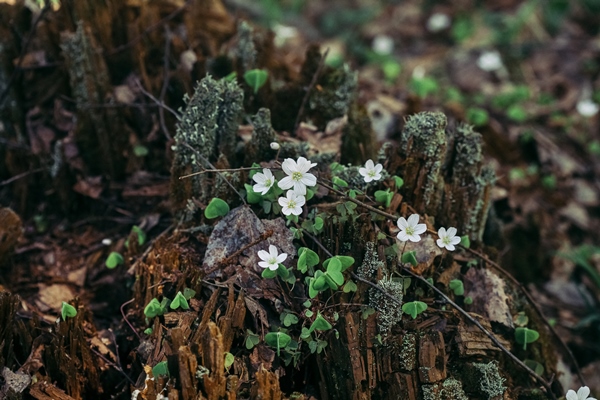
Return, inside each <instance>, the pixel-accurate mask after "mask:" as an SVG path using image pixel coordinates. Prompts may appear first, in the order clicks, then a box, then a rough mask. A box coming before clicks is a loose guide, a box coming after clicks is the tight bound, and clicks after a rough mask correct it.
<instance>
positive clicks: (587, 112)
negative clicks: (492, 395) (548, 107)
mask: <svg viewBox="0 0 600 400" xmlns="http://www.w3.org/2000/svg"><path fill="white" fill-rule="evenodd" d="M598 109H599V107H598V104H596V103H594V102H593V101H591V100H581V101H579V102H578V103H577V112H578V113H579V114H581V115H583V116H584V117H593V116H594V115H596V114H597V113H598ZM584 387H585V386H584Z"/></svg>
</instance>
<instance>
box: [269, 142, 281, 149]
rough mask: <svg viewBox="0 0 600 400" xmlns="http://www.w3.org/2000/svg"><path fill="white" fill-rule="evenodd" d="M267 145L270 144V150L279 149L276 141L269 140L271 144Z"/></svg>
mask: <svg viewBox="0 0 600 400" xmlns="http://www.w3.org/2000/svg"><path fill="white" fill-rule="evenodd" d="M269 146H271V149H272V150H279V147H280V146H279V143H277V142H271V144H270V145H269Z"/></svg>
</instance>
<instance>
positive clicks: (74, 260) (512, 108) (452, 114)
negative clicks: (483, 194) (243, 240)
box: [0, 0, 600, 398]
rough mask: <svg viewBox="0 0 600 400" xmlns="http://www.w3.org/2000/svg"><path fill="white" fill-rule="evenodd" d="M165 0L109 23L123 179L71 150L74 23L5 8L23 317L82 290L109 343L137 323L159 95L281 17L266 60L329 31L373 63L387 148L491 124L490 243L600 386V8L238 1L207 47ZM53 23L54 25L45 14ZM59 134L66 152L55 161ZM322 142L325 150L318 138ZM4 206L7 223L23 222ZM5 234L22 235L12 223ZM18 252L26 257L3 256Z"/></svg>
mask: <svg viewBox="0 0 600 400" xmlns="http://www.w3.org/2000/svg"><path fill="white" fill-rule="evenodd" d="M65 3H66V2H65ZM163 3H164V4H163V5H162V6H160V7H157V8H156V10H157V11H156V12H155V14H153V15H148V16H147V18H148V19H149V20H148V21H149V22H148V21H146V22H145V24H146V25H144V29H139V36H137V37H136V36H135V35H132V36H131V37H129V40H121V39H122V38H118V37H117V36H118V34H121V33H122V32H120V33H119V32H118V31H117V29H116V28H115V29H114V30H113V32H112V33H113V34H114V37H110V36H107V35H104V33H103V32H94V34H96V35H97V40H98V42H99V43H100V44H101V46H103V47H104V49H105V50H106V51H107V52H108V54H107V56H106V60H107V69H108V71H109V78H108V81H107V82H108V85H109V86H110V87H111V90H110V91H111V92H112V96H113V100H114V101H113V102H112V103H111V104H104V105H103V104H97V105H96V106H97V107H99V108H100V107H106V108H109V107H114V108H119V107H121V108H123V109H126V112H125V122H124V125H123V126H125V127H126V128H124V129H125V132H126V136H127V138H126V140H125V141H124V148H123V150H122V153H123V155H122V157H123V160H122V166H121V173H120V174H116V175H115V176H114V177H112V178H107V176H108V175H110V172H107V171H103V170H102V168H100V167H98V166H97V165H89V163H88V161H87V160H86V157H85V155H83V156H82V154H79V150H78V149H77V148H76V146H74V144H73V143H74V139H73V134H74V132H75V130H76V125H77V121H76V120H75V118H74V113H75V103H76V102H77V99H76V95H74V94H72V93H71V92H70V91H69V89H68V86H69V79H68V77H67V73H66V68H65V66H64V59H63V58H62V57H60V56H59V55H58V46H57V45H56V43H49V42H51V41H52V40H50V39H48V38H47V37H44V35H48V37H50V38H58V37H59V33H60V32H56V31H53V29H58V28H57V27H61V28H62V27H64V25H61V24H63V23H64V21H63V20H62V19H61V18H63V19H64V18H65V17H64V16H61V15H60V11H56V12H55V11H44V12H41V11H39V10H38V11H37V12H30V11H24V10H23V9H22V8H19V9H17V6H12V5H11V6H9V5H8V3H6V2H0V15H2V16H0V32H3V33H7V34H8V36H10V37H19V38H20V40H19V42H18V43H19V46H17V47H16V48H14V49H12V50H11V52H10V58H9V61H10V63H11V65H12V67H14V68H12V67H11V68H6V67H5V70H3V71H14V72H12V73H8V75H7V76H5V77H3V79H4V80H0V82H6V83H7V84H8V86H6V87H3V86H0V92H1V93H0V96H1V97H0V110H2V112H3V113H4V114H3V115H8V114H7V113H8V112H9V111H10V107H9V106H5V105H4V103H5V101H7V98H10V96H14V98H15V99H18V102H19V104H21V105H22V109H21V110H20V111H19V112H20V113H21V114H20V115H21V121H24V123H22V124H21V126H22V127H23V129H24V130H23V131H22V132H21V134H14V135H13V134H11V133H10V132H9V131H8V130H7V129H6V126H7V125H8V124H9V123H10V124H12V123H14V120H12V118H13V117H10V119H11V121H12V122H8V119H7V122H6V123H4V125H2V126H0V133H1V134H2V136H1V137H0V147H4V149H3V150H2V152H1V153H0V154H2V156H3V157H4V160H2V161H0V204H1V205H2V206H4V207H10V208H11V209H12V210H14V211H15V212H16V213H17V214H18V215H19V216H20V218H21V219H22V224H23V225H22V226H23V234H22V235H21V236H19V237H18V239H15V240H16V243H14V245H13V246H11V247H12V249H11V250H10V251H12V252H11V253H9V252H8V251H7V249H5V248H4V247H2V246H0V262H3V263H4V265H3V269H2V271H1V272H0V284H1V288H2V289H4V290H6V291H9V292H11V293H14V294H18V295H19V296H20V297H21V303H20V304H21V309H20V311H19V313H18V315H19V316H20V317H22V318H24V319H31V318H38V319H39V320H40V321H42V322H41V323H42V324H45V326H46V327H50V326H52V325H53V324H55V322H56V320H57V318H60V314H61V309H62V304H63V302H65V301H66V302H68V301H71V300H72V299H75V298H78V301H77V304H79V305H83V306H84V307H85V309H86V310H88V311H89V312H90V313H91V315H92V317H91V319H92V320H93V322H94V324H95V326H96V329H97V337H98V338H99V339H100V342H103V343H105V344H109V345H110V344H111V343H113V342H114V333H113V331H120V332H123V331H124V330H127V329H129V328H128V327H125V325H124V315H125V314H123V312H124V311H123V306H124V305H126V304H127V302H128V301H129V300H130V299H131V298H132V290H131V285H132V281H131V279H129V280H127V278H125V271H122V272H121V273H115V270H114V269H108V268H107V267H106V265H105V262H106V260H107V258H108V257H109V255H110V254H111V252H113V251H116V252H120V253H122V254H126V256H127V257H130V258H129V259H128V260H127V262H126V264H127V265H133V264H134V263H135V260H137V259H138V258H139V257H141V255H142V254H147V253H144V251H145V250H146V249H148V244H149V243H152V242H153V241H154V240H155V239H156V238H157V237H158V236H159V235H160V234H161V233H162V232H164V231H165V230H167V229H168V228H169V227H170V226H172V224H173V223H174V219H173V216H172V214H171V211H170V210H171V209H170V204H169V190H170V189H169V188H170V171H171V162H172V157H173V155H172V152H171V146H172V144H173V139H172V138H173V136H174V135H175V131H176V128H175V123H176V119H175V118H174V117H173V116H172V115H171V114H170V113H169V112H168V111H167V110H165V109H163V108H162V107H161V106H160V103H162V102H164V104H166V105H167V106H168V107H170V108H171V109H175V110H177V109H179V107H181V106H183V101H182V94H183V93H186V92H187V93H190V94H191V92H192V88H193V85H194V82H195V81H196V80H198V79H200V78H201V77H202V76H203V75H204V74H205V73H206V72H211V73H212V74H213V75H214V76H216V77H221V76H225V75H227V73H229V72H230V70H231V67H230V66H229V67H223V66H221V65H220V64H219V62H223V59H225V58H226V57H225V55H227V54H228V51H230V50H231V48H233V47H234V44H232V43H230V42H228V41H227V38H231V37H233V34H232V32H233V30H234V29H233V30H232V28H231V26H236V24H237V19H248V20H250V21H253V23H255V24H257V28H256V29H257V31H259V32H261V34H263V35H264V36H265V37H268V34H267V32H268V31H267V29H266V28H265V27H267V26H270V27H271V28H272V32H274V33H273V35H274V36H273V37H274V43H275V44H274V46H273V48H272V49H269V52H268V56H269V57H271V59H270V60H268V61H266V62H264V64H267V65H268V66H269V68H270V69H271V70H278V71H284V72H281V73H282V74H283V75H285V74H287V75H289V76H298V75H299V74H300V67H301V65H302V62H303V60H304V58H305V53H306V49H307V47H308V45H309V43H313V42H317V43H319V44H320V46H321V49H322V50H323V51H325V50H326V49H327V58H326V59H325V64H326V65H328V66H339V65H341V64H342V63H344V62H346V63H349V65H350V66H351V68H352V69H354V70H356V71H358V96H359V103H360V104H361V105H363V106H364V107H365V108H366V110H367V111H368V113H369V116H370V117H371V120H372V127H373V130H374V132H375V135H376V136H377V138H378V139H379V141H380V142H383V141H398V140H399V137H400V132H401V131H402V129H403V127H404V125H405V122H406V118H407V116H409V115H411V114H414V113H417V112H420V111H441V112H443V113H445V114H446V115H447V116H448V119H449V121H450V124H455V123H456V122H457V121H466V122H468V123H470V124H472V125H474V126H475V130H476V131H477V132H480V133H481V134H482V136H483V140H484V143H485V145H484V154H485V158H486V162H487V163H489V165H491V166H492V167H493V169H494V170H495V173H496V176H497V181H496V184H495V187H494V189H493V190H492V194H491V196H492V212H493V214H494V215H495V221H497V222H498V224H497V226H496V228H497V229H499V230H500V232H501V234H499V235H495V236H494V235H492V236H490V237H491V239H489V240H490V241H489V242H488V243H486V244H487V245H488V246H490V247H494V248H495V249H496V254H497V259H498V263H499V264H501V265H502V266H503V268H504V269H506V270H507V271H508V272H509V273H511V274H512V275H513V276H514V277H515V278H516V279H517V281H518V282H520V283H521V284H522V285H523V286H525V287H526V288H527V289H528V290H529V291H530V292H531V294H532V296H533V298H534V299H535V300H536V302H537V303H538V304H539V305H540V307H541V309H542V310H543V313H544V315H545V316H546V317H547V319H548V320H549V321H550V323H551V325H553V326H554V329H555V330H556V331H557V332H558V335H559V336H560V337H561V338H562V340H563V341H564V342H565V343H567V345H568V346H569V348H570V350H571V351H572V353H573V355H574V357H575V359H576V360H577V362H578V364H579V366H580V367H581V370H582V374H583V376H584V377H585V378H586V382H587V384H588V385H589V386H590V387H591V388H592V393H600V340H599V338H600V306H599V301H600V230H599V229H598V227H600V113H599V112H598V107H599V104H600V9H599V7H600V6H598V3H597V2H593V1H586V0H579V1H574V2H559V1H549V2H543V1H535V0H527V1H517V0H495V1H487V2H482V3H484V4H485V5H479V3H480V2H475V1H461V2H443V3H441V2H440V4H435V3H436V2H423V1H416V0H410V1H402V2H398V3H399V4H395V3H396V2H393V1H390V2H383V1H381V2H375V1H360V0H354V1H352V0H336V1H332V2H293V1H289V2H284V1H282V2H271V1H260V2H253V1H244V0H229V1H224V4H225V6H226V8H227V10H225V9H223V13H225V14H227V17H225V16H224V15H214V16H212V17H211V18H213V21H215V26H214V27H208V28H206V29H207V31H210V33H211V34H212V35H214V36H213V37H216V38H218V39H214V40H212V41H211V40H207V41H206V42H205V43H203V44H202V45H203V46H205V47H206V48H202V49H201V48H200V45H199V44H198V43H190V42H186V40H188V39H190V38H189V37H188V38H186V37H185V35H182V34H181V31H180V30H181V29H183V28H182V26H183V25H184V22H183V20H182V15H183V14H184V11H183V10H184V9H185V7H186V5H185V3H186V2H184V1H175V0H172V1H164V2H163ZM305 3H306V4H305ZM161 7H162V9H161ZM128 16H130V15H129V14H128ZM230 16H233V17H230ZM38 18H39V19H40V20H41V22H37V23H35V24H34V21H37V19H38ZM223 20H225V21H226V23H224V22H222V21H223ZM112 23H113V24H114V26H121V25H123V26H124V25H125V24H126V23H127V21H126V18H123V20H121V21H112ZM119 24H121V25H119ZM219 24H223V26H222V29H221V28H220V27H219V26H220V25H219ZM228 24H229V25H231V26H229V25H228ZM260 27H262V28H260ZM71 28H72V27H71ZM178 29H179V30H178ZM36 30H37V33H35V32H36ZM167 31H168V33H167ZM129 34H131V32H129ZM103 35H104V36H103ZM165 35H170V36H169V38H170V40H167V41H165V40H164V37H165ZM0 36H1V35H0ZM190 40H191V39H190ZM108 42H110V43H111V44H110V46H107V45H105V44H106V43H108ZM139 42H141V43H143V44H144V46H145V48H146V50H147V53H146V54H143V55H139V54H138V53H136V54H137V55H136V57H137V56H139V57H140V59H143V60H144V61H143V62H144V63H146V64H145V67H144V68H140V64H137V60H135V57H133V58H134V60H133V61H131V60H126V58H127V57H128V56H127V57H126V56H125V55H124V54H126V53H127V54H130V53H131V52H132V51H133V50H131V48H133V47H134V46H136V45H137V44H138V43H139ZM0 43H4V42H0ZM194 46H196V47H194ZM211 46H212V47H211ZM0 50H2V49H1V48H0ZM136 52H139V50H136ZM202 52H204V55H202V54H201V53H202ZM6 54H7V53H0V56H2V57H9V56H8V55H6ZM221 56H222V57H221ZM1 61H2V62H5V59H2V60H1ZM201 64H202V66H201ZM163 65H166V66H167V68H163ZM228 68H229V69H228ZM224 71H225V72H227V73H225V72H224ZM13 74H14V75H13ZM219 74H221V76H219ZM165 77H168V79H164V78H165ZM164 82H168V83H167V84H163V83H164ZM12 92H14V93H13V94H11V93H12ZM152 93H153V94H152ZM11 101H12V100H11ZM159 110H160V112H159ZM296 114H297V113H296ZM296 114H294V116H292V117H291V120H292V121H294V120H295V117H296ZM3 118H4V117H3ZM273 119H274V127H275V128H276V130H278V131H280V132H282V131H284V130H286V129H284V128H285V127H287V126H288V125H290V124H289V122H287V125H286V122H285V121H284V122H281V124H280V127H279V128H278V127H277V126H276V125H277V122H276V121H275V117H273ZM247 122H248V121H245V122H244V123H245V124H246V125H247ZM16 124H17V125H18V123H16ZM315 125H316V126H315V127H314V130H313V127H311V126H309V125H307V124H305V125H302V126H301V129H304V130H305V131H306V132H308V133H306V136H307V137H308V136H311V134H312V133H311V132H314V131H318V130H319V129H323V128H324V127H323V126H318V125H319V124H318V123H315ZM292 126H294V125H293V124H292ZM3 129H4V130H3ZM287 130H288V131H289V130H291V129H287ZM244 134H245V132H244V129H240V135H242V136H243V135H244ZM338 134H340V133H339V132H338ZM315 140H316V139H315ZM59 141H60V142H61V143H62V145H61V146H62V148H63V149H64V150H63V151H64V157H63V158H62V160H58V161H57V158H56V156H55V155H56V148H57V146H56V144H57V143H58V142H59ZM312 145H314V146H315V147H318V146H319V141H318V140H317V141H316V142H314V143H313V144H312ZM61 165H64V166H66V168H67V169H68V171H69V172H68V173H67V174H66V175H62V176H64V180H63V181H62V183H56V180H55V179H56V175H53V173H54V169H61V168H62V167H61ZM119 175H120V176H119ZM59 176H61V175H59ZM1 216H2V218H3V219H2V221H3V222H4V223H5V224H8V223H9V217H8V216H6V215H4V214H3V215H1ZM133 226H137V227H138V228H139V229H141V231H143V236H144V237H145V239H144V240H142V241H140V242H139V244H140V245H141V246H140V248H139V249H137V250H136V251H137V254H133V251H132V250H127V249H126V247H125V242H126V241H127V240H128V239H129V240H131V239H132V238H134V239H135V237H136V236H135V235H131V234H130V233H131V231H132V227H133ZM138 228H136V229H138ZM2 229H3V227H0V233H3V234H4V235H6V236H5V237H8V235H9V234H10V232H9V233H6V232H8V225H5V228H4V229H5V230H4V232H3V231H2ZM138 237H141V235H140V236H138ZM484 241H485V238H484ZM8 242H10V240H8ZM0 244H1V243H0ZM133 247H135V246H133ZM2 251H6V253H4V254H3V253H2ZM6 254H10V257H9V258H6V259H3V258H2V257H3V256H4V255H6ZM118 268H123V266H120V267H118ZM139 311H140V310H138V312H139ZM140 333H141V332H140ZM131 334H132V332H129V333H123V335H131ZM109 347H110V346H109ZM131 350H132V349H131V348H130V349H120V350H119V349H114V348H112V350H106V351H107V353H105V354H108V353H111V352H114V353H117V354H118V353H119V351H120V353H121V357H122V358H123V360H127V361H120V362H122V363H123V365H121V364H120V362H115V363H113V364H110V365H109V367H108V368H115V369H119V370H120V371H121V372H122V373H125V374H128V373H129V372H130V371H131V370H130V368H133V369H134V370H135V371H137V372H138V373H139V366H138V368H137V369H136V368H134V367H131V364H135V363H136V361H135V360H131V359H128V357H129V354H128V351H131ZM98 351H99V352H102V350H98ZM106 357H108V356H106ZM108 358H110V357H108ZM118 358H119V356H118V355H117V359H118ZM24 361H25V360H19V362H20V363H22V362H24ZM117 364H118V365H117ZM132 379H133V380H134V381H135V380H136V379H137V376H132ZM127 383H128V382H127V381H126V380H123V381H122V383H121V385H120V387H118V390H116V391H114V392H112V393H111V395H114V396H118V395H120V396H125V397H123V398H126V397H127V396H129V395H128V394H126V393H128V390H129V388H128V385H127ZM572 388H574V389H577V387H572Z"/></svg>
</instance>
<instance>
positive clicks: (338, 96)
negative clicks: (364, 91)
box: [308, 64, 358, 121]
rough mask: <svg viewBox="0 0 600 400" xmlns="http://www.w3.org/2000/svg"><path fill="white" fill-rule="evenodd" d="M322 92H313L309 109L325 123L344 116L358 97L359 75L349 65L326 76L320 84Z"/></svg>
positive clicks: (309, 101)
mask: <svg viewBox="0 0 600 400" xmlns="http://www.w3.org/2000/svg"><path fill="white" fill-rule="evenodd" d="M320 86H321V87H322V90H313V91H312V92H311V95H310V98H309V100H308V108H309V110H312V111H317V112H318V113H319V114H320V115H321V118H323V120H324V121H331V120H332V119H334V118H338V117H341V116H344V115H346V114H347V113H348V110H349V109H350V104H352V102H353V101H354V99H355V97H356V88H357V86H358V73H357V72H356V71H352V70H351V69H350V67H349V66H348V65H347V64H344V65H343V67H341V68H338V69H336V70H334V71H333V72H330V73H329V74H326V75H325V77H324V78H323V82H321V83H320Z"/></svg>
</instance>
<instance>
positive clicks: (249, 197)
mask: <svg viewBox="0 0 600 400" xmlns="http://www.w3.org/2000/svg"><path fill="white" fill-rule="evenodd" d="M244 188H245V189H246V201H247V202H248V203H250V204H258V203H260V202H261V201H262V199H263V197H262V195H261V194H260V193H256V192H255V191H254V189H253V188H252V185H249V184H247V183H244Z"/></svg>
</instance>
